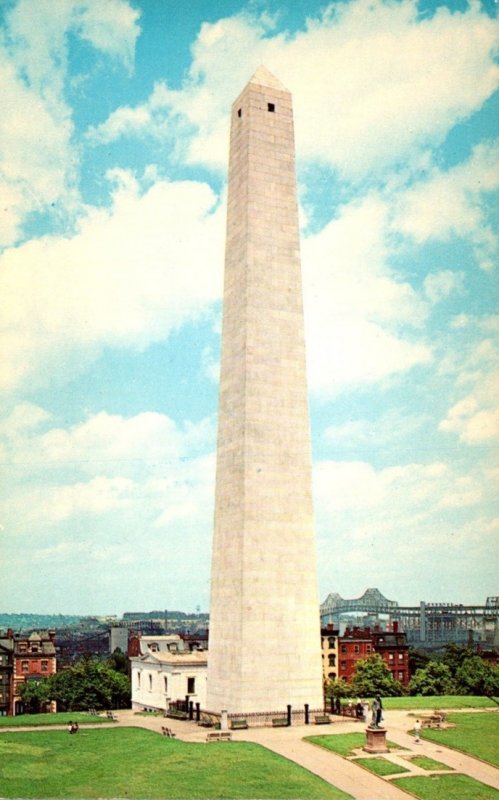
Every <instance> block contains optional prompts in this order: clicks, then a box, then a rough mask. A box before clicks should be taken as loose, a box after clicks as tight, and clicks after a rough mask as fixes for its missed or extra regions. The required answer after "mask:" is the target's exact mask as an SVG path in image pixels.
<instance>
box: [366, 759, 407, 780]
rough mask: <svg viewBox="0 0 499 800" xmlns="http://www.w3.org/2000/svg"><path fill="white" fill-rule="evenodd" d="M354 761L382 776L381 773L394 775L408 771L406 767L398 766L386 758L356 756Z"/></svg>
mask: <svg viewBox="0 0 499 800" xmlns="http://www.w3.org/2000/svg"><path fill="white" fill-rule="evenodd" d="M354 763H355V764H359V765H360V766H361V767H364V768H365V769H368V770H369V772H374V774H375V775H381V776H382V777H383V775H396V774H397V773H398V772H409V769H408V768H407V767H400V766H398V764H394V763H393V761H388V759H387V758H380V757H376V758H356V759H355V762H354Z"/></svg>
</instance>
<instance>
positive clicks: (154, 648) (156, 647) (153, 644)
mask: <svg viewBox="0 0 499 800" xmlns="http://www.w3.org/2000/svg"><path fill="white" fill-rule="evenodd" d="M149 650H150V651H151V653H157V652H158V650H159V645H158V643H157V642H151V644H150V645H149Z"/></svg>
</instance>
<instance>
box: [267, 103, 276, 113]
mask: <svg viewBox="0 0 499 800" xmlns="http://www.w3.org/2000/svg"><path fill="white" fill-rule="evenodd" d="M267 111H275V104H274V103H267Z"/></svg>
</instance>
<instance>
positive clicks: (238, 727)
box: [230, 719, 248, 731]
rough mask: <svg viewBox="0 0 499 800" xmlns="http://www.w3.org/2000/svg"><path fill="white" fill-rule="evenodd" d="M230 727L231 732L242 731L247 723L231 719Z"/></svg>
mask: <svg viewBox="0 0 499 800" xmlns="http://www.w3.org/2000/svg"><path fill="white" fill-rule="evenodd" d="M230 727H231V728H232V730H233V731H244V730H246V728H247V727H248V722H247V720H245V719H233V720H231V722H230Z"/></svg>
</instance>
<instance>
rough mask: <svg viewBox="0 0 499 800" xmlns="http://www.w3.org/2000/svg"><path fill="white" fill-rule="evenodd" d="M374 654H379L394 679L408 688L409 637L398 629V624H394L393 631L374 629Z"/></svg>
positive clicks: (409, 676)
mask: <svg viewBox="0 0 499 800" xmlns="http://www.w3.org/2000/svg"><path fill="white" fill-rule="evenodd" d="M372 641H373V647H374V652H375V653H379V654H380V656H381V657H382V659H383V661H384V662H385V664H386V665H387V667H388V669H389V670H390V672H391V673H392V676H393V678H394V679H395V680H396V681H399V683H401V684H402V686H407V685H408V684H409V680H410V678H411V675H410V672H409V645H408V644H407V636H406V634H405V633H402V632H401V631H399V629H398V624H397V623H396V622H394V623H393V624H392V630H391V631H382V630H380V629H379V628H378V629H376V628H375V629H374V631H373V633H372Z"/></svg>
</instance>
